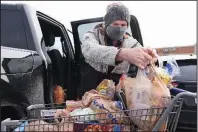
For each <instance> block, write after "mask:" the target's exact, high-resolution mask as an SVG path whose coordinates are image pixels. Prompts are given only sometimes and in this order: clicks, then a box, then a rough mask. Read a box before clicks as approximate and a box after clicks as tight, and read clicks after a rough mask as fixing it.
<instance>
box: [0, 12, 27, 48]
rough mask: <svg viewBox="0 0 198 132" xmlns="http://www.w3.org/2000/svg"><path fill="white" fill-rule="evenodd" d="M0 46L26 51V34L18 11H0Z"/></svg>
mask: <svg viewBox="0 0 198 132" xmlns="http://www.w3.org/2000/svg"><path fill="white" fill-rule="evenodd" d="M1 18H2V19H1V46H6V47H12V48H19V49H27V41H26V33H25V27H24V24H23V18H22V14H21V12H20V11H17V10H1Z"/></svg>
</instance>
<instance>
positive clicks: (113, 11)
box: [104, 3, 130, 27]
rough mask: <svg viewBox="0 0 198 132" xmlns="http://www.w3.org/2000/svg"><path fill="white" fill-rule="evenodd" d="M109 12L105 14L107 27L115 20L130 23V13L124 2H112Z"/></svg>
mask: <svg viewBox="0 0 198 132" xmlns="http://www.w3.org/2000/svg"><path fill="white" fill-rule="evenodd" d="M106 10H107V13H106V15H105V16H104V24H105V27H107V26H109V25H110V24H111V23H112V22H113V21H116V20H125V21H126V22H127V24H128V25H129V23H130V13H129V10H128V8H127V7H126V6H125V5H123V4H122V3H112V4H110V5H108V6H107V9H106Z"/></svg>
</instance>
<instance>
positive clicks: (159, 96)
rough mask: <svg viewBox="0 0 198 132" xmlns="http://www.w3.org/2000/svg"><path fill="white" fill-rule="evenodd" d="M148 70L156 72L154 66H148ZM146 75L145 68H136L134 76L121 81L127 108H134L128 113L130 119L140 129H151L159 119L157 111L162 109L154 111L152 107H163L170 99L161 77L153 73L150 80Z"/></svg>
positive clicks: (160, 111)
mask: <svg viewBox="0 0 198 132" xmlns="http://www.w3.org/2000/svg"><path fill="white" fill-rule="evenodd" d="M150 71H152V72H156V69H155V67H153V66H152V67H150ZM147 75H148V74H147V73H146V72H145V70H138V73H137V76H136V78H130V77H127V78H125V79H124V81H123V83H124V84H123V87H124V91H125V94H126V101H127V108H128V109H129V110H134V112H131V113H130V114H131V115H130V116H131V119H132V120H133V122H134V123H135V124H136V125H137V126H138V127H139V128H140V129H141V130H151V129H152V127H153V126H154V124H155V123H156V121H157V120H158V119H159V117H157V115H158V113H162V112H163V109H159V110H158V111H156V110H152V108H153V107H160V108H163V107H165V106H167V104H168V102H169V101H170V99H171V98H170V97H171V96H170V91H169V89H168V88H167V87H166V84H165V83H164V82H163V81H162V80H161V78H160V77H158V76H157V74H154V76H153V77H154V78H153V80H150V79H149V78H148V77H147ZM137 110H138V111H139V112H138V111H137ZM148 115H150V116H148ZM165 125H166V124H165Z"/></svg>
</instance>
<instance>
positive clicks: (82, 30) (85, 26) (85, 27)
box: [78, 22, 132, 42]
mask: <svg viewBox="0 0 198 132" xmlns="http://www.w3.org/2000/svg"><path fill="white" fill-rule="evenodd" d="M100 23H102V22H93V23H87V24H82V25H80V26H79V27H78V34H79V39H80V41H81V42H82V38H83V36H84V34H85V33H86V32H87V31H89V30H92V29H94V27H95V26H96V25H98V24H100ZM127 32H128V33H129V34H132V33H131V28H130V26H129V27H128V30H127Z"/></svg>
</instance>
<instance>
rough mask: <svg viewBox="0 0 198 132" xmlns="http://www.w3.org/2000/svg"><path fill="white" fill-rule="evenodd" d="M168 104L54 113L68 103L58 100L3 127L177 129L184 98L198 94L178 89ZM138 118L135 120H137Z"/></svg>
mask: <svg viewBox="0 0 198 132" xmlns="http://www.w3.org/2000/svg"><path fill="white" fill-rule="evenodd" d="M173 90H174V91H177V92H179V94H177V95H176V96H175V97H173V98H172V100H171V102H170V103H169V104H168V106H167V107H163V108H162V107H160V108H150V109H138V110H123V111H119V112H113V113H112V112H107V113H97V114H87V115H78V116H70V117H66V116H65V117H55V116H54V115H55V113H56V111H57V110H58V109H62V108H64V107H65V106H59V105H56V104H48V105H43V104H39V105H31V106H29V107H28V108H27V111H28V117H26V118H24V119H22V120H14V121H13V120H9V119H7V120H4V121H3V122H2V123H1V125H2V126H1V128H2V131H6V130H7V131H74V132H81V131H94V132H95V131H115V132H122V131H123V132H125V131H145V129H147V131H148V130H150V131H159V130H162V129H163V130H164V131H170V132H173V131H175V129H176V126H177V122H178V119H179V115H180V111H181V107H182V103H183V98H185V97H193V98H195V99H196V97H197V94H196V93H191V92H187V91H181V90H179V89H173ZM134 120H135V122H134Z"/></svg>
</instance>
